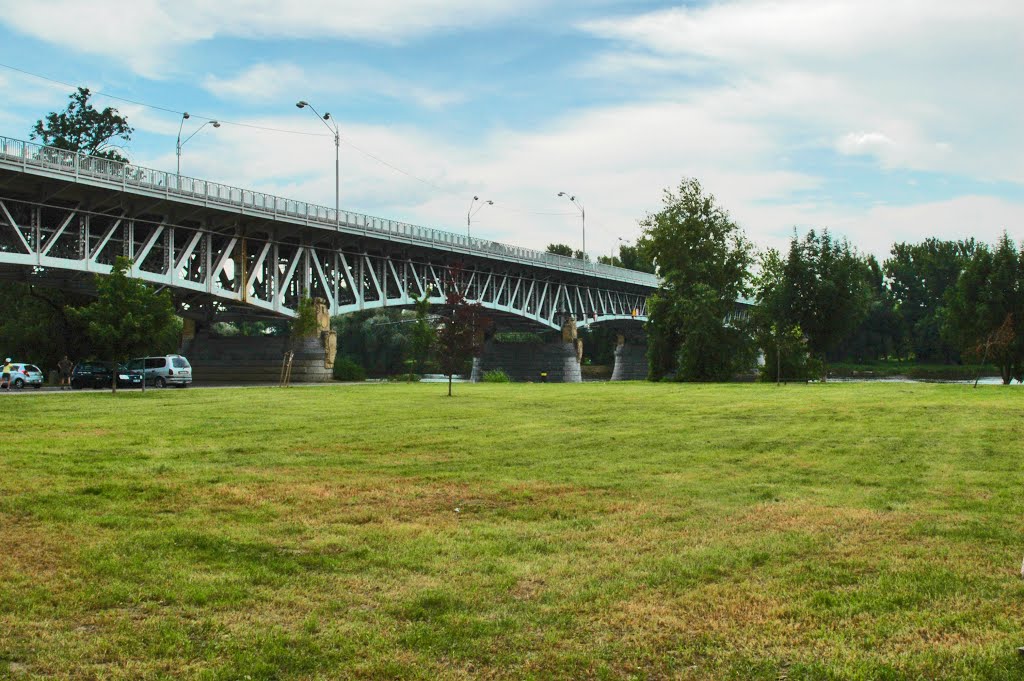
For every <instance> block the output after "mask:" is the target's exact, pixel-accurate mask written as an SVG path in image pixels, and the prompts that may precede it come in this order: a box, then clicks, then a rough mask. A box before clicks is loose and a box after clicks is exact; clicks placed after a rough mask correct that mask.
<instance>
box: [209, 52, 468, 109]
mask: <svg viewBox="0 0 1024 681" xmlns="http://www.w3.org/2000/svg"><path fill="white" fill-rule="evenodd" d="M202 86H203V88H204V89H205V90H207V91H208V92H210V93H212V94H214V95H216V96H218V97H220V98H222V99H225V100H244V101H250V102H251V101H266V102H270V101H281V100H287V99H288V98H292V99H298V98H303V97H312V96H314V95H315V94H318V93H323V94H330V96H331V98H332V99H335V100H336V99H339V98H341V97H342V96H347V97H356V96H359V97H365V96H371V95H376V96H383V97H387V98H389V99H395V100H404V101H410V102H412V103H414V104H416V105H418V106H420V107H422V108H425V109H440V108H443V107H445V106H447V105H449V104H453V103H456V102H458V101H460V100H461V99H462V96H461V95H459V94H457V93H448V92H440V91H436V90H431V89H430V88H425V87H423V86H420V85H417V84H416V83H411V82H406V81H402V80H399V79H396V78H393V77H391V76H389V75H387V74H385V73H380V72H377V71H374V70H372V69H368V68H366V67H365V66H361V65H354V64H335V65H332V66H318V67H316V68H315V69H312V70H309V69H305V68H303V67H301V66H299V65H297V64H292V63H288V62H278V63H265V62H261V63H257V64H253V65H251V66H249V67H248V68H246V69H245V70H243V71H241V72H240V73H238V74H236V75H235V76H232V77H229V78H222V77H220V76H216V75H212V74H209V75H207V76H206V77H205V78H204V79H203V80H202Z"/></svg>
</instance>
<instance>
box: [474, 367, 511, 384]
mask: <svg viewBox="0 0 1024 681" xmlns="http://www.w3.org/2000/svg"><path fill="white" fill-rule="evenodd" d="M481 381H482V382H484V383H511V382H512V379H511V378H509V377H508V374H506V373H505V372H504V371H503V370H502V369H491V370H490V371H488V372H486V373H485V374H484V376H483V378H482V379H481Z"/></svg>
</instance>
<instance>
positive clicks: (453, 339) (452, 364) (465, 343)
mask: <svg viewBox="0 0 1024 681" xmlns="http://www.w3.org/2000/svg"><path fill="white" fill-rule="evenodd" d="M487 324H488V321H487V318H486V317H485V316H484V314H483V306H482V305H481V304H480V303H469V302H468V301H467V300H466V298H465V296H463V295H462V293H461V292H460V291H459V288H458V286H456V285H454V284H452V285H450V286H449V287H448V294H447V297H446V300H445V306H444V313H443V314H442V317H441V327H440V328H439V329H438V331H437V341H436V342H437V358H438V363H439V364H440V366H441V373H442V374H444V375H445V376H447V377H448V396H449V397H451V395H452V377H453V376H454V375H455V374H458V373H466V372H467V371H468V370H469V368H470V363H471V362H472V359H473V357H475V356H476V355H478V354H480V350H481V348H482V346H483V332H484V327H485V326H487Z"/></svg>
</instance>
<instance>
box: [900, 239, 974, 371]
mask: <svg viewBox="0 0 1024 681" xmlns="http://www.w3.org/2000/svg"><path fill="white" fill-rule="evenodd" d="M977 248H978V245H977V244H976V243H975V241H974V239H967V240H962V241H941V240H939V239H934V238H931V239H926V240H925V241H923V242H921V243H917V244H908V243H898V244H893V247H892V251H891V257H889V258H888V259H886V261H885V262H884V263H883V270H884V273H885V277H886V279H887V280H888V288H889V291H890V296H891V299H892V302H893V307H894V312H895V314H896V315H897V316H898V320H899V324H900V326H901V331H902V337H901V341H903V343H902V346H901V349H903V350H906V351H907V352H911V353H913V355H914V357H915V358H917V359H918V360H921V361H936V360H939V361H943V362H956V361H959V359H960V355H959V352H960V348H959V347H957V345H956V344H955V343H951V342H949V341H947V340H946V339H944V338H943V334H942V327H943V323H944V318H945V309H944V308H945V304H946V294H947V292H948V291H950V290H951V289H953V287H955V286H956V283H957V280H958V279H959V278H960V273H961V272H962V271H963V269H964V268H965V267H966V265H967V263H968V262H969V261H970V260H971V258H972V256H973V254H974V252H975V250H977Z"/></svg>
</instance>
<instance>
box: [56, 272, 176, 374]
mask: <svg viewBox="0 0 1024 681" xmlns="http://www.w3.org/2000/svg"><path fill="white" fill-rule="evenodd" d="M130 269H131V260H129V259H128V258H125V257H118V258H117V260H116V261H115V262H114V267H113V269H112V270H111V272H110V274H109V275H106V276H98V277H96V291H97V294H98V295H97V298H96V300H95V301H93V302H92V303H90V304H89V305H86V306H85V307H80V308H76V309H75V310H73V311H72V314H73V316H75V317H76V318H78V319H79V320H81V321H82V322H83V323H84V324H85V328H86V330H87V333H88V335H89V338H90V340H91V341H92V344H93V347H94V348H96V351H97V352H99V353H101V354H102V356H103V357H104V358H105V359H108V360H111V361H113V362H114V364H115V366H114V372H113V374H114V379H113V381H111V388H112V390H113V392H117V364H119V363H121V362H125V361H127V360H128V358H129V357H131V356H132V355H144V354H148V352H149V351H150V350H151V349H153V347H154V346H155V345H156V344H157V343H160V342H166V339H167V335H168V333H169V332H172V331H173V329H174V328H175V322H176V317H175V315H174V303H173V302H172V301H171V294H170V292H169V291H166V290H165V291H161V292H160V293H157V292H155V291H154V290H153V288H152V287H151V286H149V285H148V284H146V283H145V282H143V281H140V280H139V279H135V278H133V277H131V276H130V274H129V271H130Z"/></svg>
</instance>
